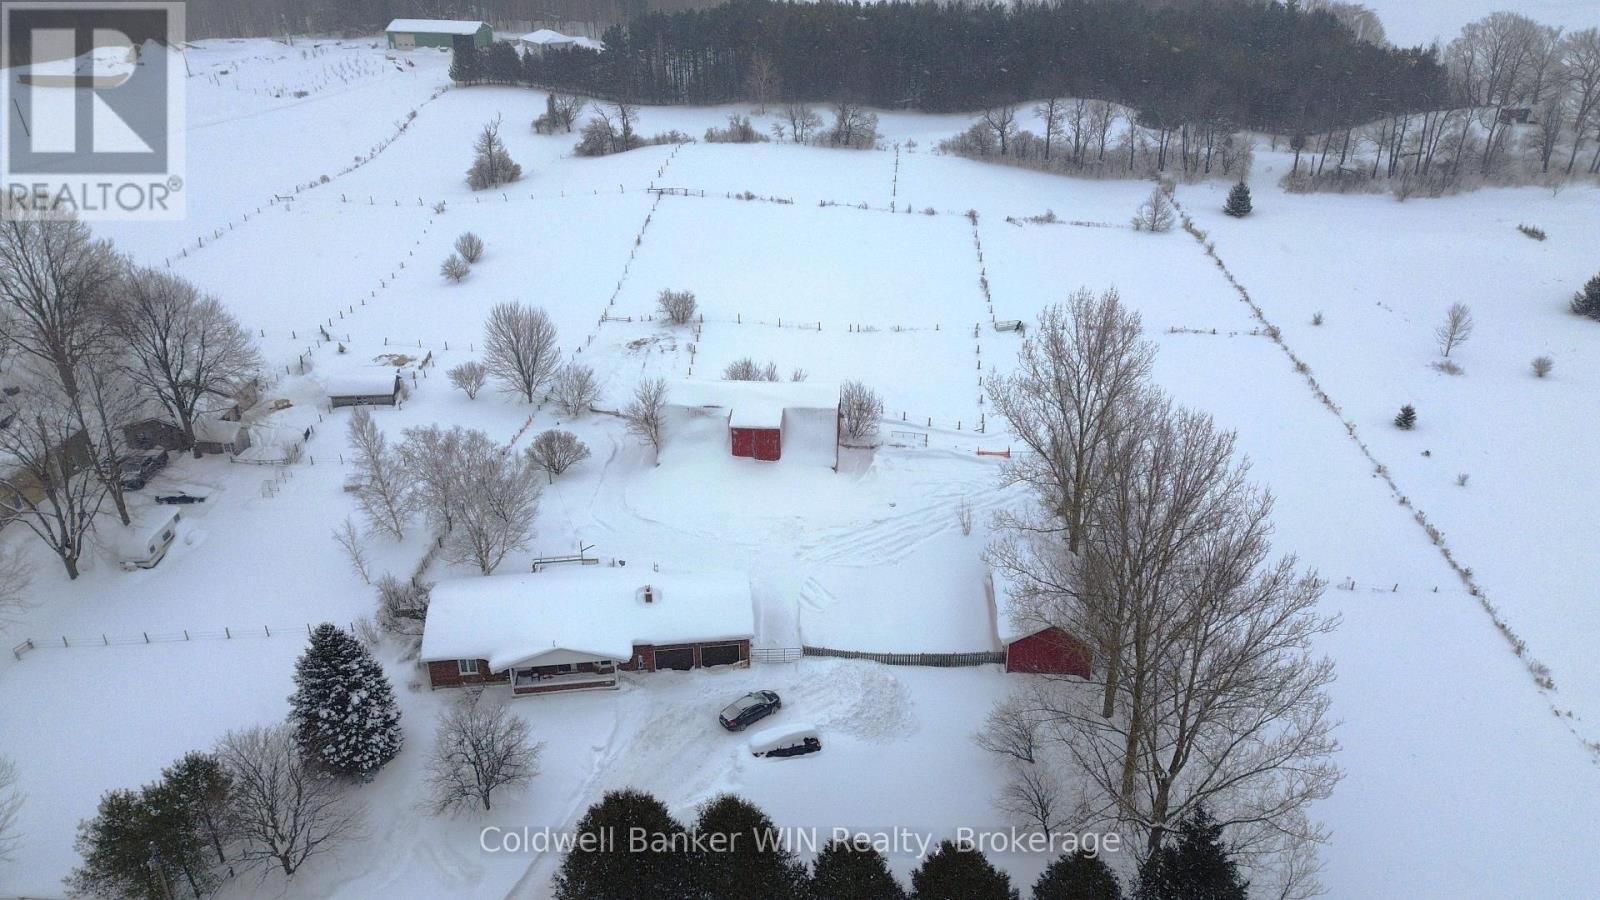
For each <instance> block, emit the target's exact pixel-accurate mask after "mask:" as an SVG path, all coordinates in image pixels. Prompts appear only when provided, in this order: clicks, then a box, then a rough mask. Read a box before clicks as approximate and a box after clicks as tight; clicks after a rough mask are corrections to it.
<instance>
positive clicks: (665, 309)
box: [656, 289, 699, 325]
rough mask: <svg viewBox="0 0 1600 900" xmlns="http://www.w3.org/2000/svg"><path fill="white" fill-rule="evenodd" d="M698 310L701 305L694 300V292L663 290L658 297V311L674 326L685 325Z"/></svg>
mask: <svg viewBox="0 0 1600 900" xmlns="http://www.w3.org/2000/svg"><path fill="white" fill-rule="evenodd" d="M697 308H699V304H698V303H697V302H696V301H695V299H694V291H674V290H670V289H663V290H662V291H661V293H660V294H658V295H656V309H657V310H659V311H660V312H661V315H663V316H665V317H666V319H667V321H669V322H671V323H672V324H674V325H683V324H685V323H687V322H688V321H689V320H690V319H692V318H694V313H695V310H696V309H697Z"/></svg>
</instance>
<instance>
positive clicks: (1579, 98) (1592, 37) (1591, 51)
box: [1561, 28, 1600, 175]
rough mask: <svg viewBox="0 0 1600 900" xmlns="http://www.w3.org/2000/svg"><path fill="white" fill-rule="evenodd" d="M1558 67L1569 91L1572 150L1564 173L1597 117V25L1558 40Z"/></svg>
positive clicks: (1599, 45)
mask: <svg viewBox="0 0 1600 900" xmlns="http://www.w3.org/2000/svg"><path fill="white" fill-rule="evenodd" d="M1561 66H1562V69H1563V70H1564V71H1565V72H1566V75H1567V84H1568V86H1569V87H1570V88H1571V90H1572V94H1573V96H1572V153H1571V155H1569V156H1568V157H1567V174H1568V175H1571V174H1572V168H1573V166H1575V165H1577V162H1578V153H1579V152H1581V151H1582V149H1583V141H1584V136H1585V134H1586V133H1587V132H1588V131H1589V128H1590V126H1592V125H1593V124H1594V123H1595V120H1596V119H1600V28H1585V29H1583V30H1582V31H1574V32H1572V33H1570V34H1568V35H1567V36H1566V38H1565V39H1563V40H1562V42H1561Z"/></svg>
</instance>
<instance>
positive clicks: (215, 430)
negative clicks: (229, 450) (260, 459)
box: [194, 416, 244, 444]
mask: <svg viewBox="0 0 1600 900" xmlns="http://www.w3.org/2000/svg"><path fill="white" fill-rule="evenodd" d="M243 427H244V426H242V425H240V424H239V423H238V422H230V421H228V420H227V419H218V418H214V417H211V416H201V417H200V418H198V419H195V420H194V439H195V440H197V441H200V442H201V443H203V444H231V443H233V442H234V441H236V440H238V439H239V430H240V429H241V428H243Z"/></svg>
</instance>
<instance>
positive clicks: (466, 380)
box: [445, 359, 489, 400]
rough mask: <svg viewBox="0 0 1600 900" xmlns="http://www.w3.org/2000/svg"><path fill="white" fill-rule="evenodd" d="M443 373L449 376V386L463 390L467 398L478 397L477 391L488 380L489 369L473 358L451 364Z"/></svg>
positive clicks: (474, 398) (473, 398)
mask: <svg viewBox="0 0 1600 900" xmlns="http://www.w3.org/2000/svg"><path fill="white" fill-rule="evenodd" d="M445 374H446V375H448V376H449V378H450V384H451V386H453V387H457V388H460V389H461V390H462V391H464V392H465V393H466V395H467V399H468V400H476V399H478V392H479V391H481V390H483V386H484V384H485V383H486V382H487V381H488V380H489V370H488V369H486V368H484V366H483V363H481V362H478V361H477V360H475V359H469V360H467V361H466V362H464V363H462V364H460V365H458V366H453V367H452V368H451V369H450V371H448V372H446V373H445Z"/></svg>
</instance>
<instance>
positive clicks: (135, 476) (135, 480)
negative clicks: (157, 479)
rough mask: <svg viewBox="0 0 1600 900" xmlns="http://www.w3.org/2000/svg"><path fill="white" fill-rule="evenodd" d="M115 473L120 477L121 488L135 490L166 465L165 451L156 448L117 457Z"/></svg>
mask: <svg viewBox="0 0 1600 900" xmlns="http://www.w3.org/2000/svg"><path fill="white" fill-rule="evenodd" d="M116 466H117V474H118V475H120V476H121V478H122V489H123V490H125V491H137V490H139V489H140V488H142V487H144V486H145V485H146V484H148V483H149V481H150V478H151V477H152V476H154V475H155V473H156V472H157V471H159V470H161V469H164V468H166V467H167V451H165V450H162V449H160V448H157V449H155V450H146V451H144V452H143V453H129V454H126V455H124V456H121V457H118V458H117V461H116Z"/></svg>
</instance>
